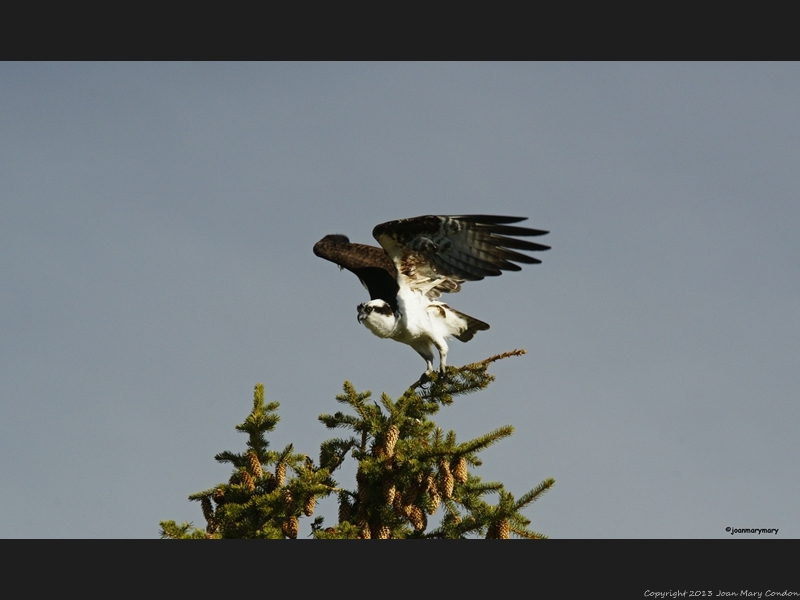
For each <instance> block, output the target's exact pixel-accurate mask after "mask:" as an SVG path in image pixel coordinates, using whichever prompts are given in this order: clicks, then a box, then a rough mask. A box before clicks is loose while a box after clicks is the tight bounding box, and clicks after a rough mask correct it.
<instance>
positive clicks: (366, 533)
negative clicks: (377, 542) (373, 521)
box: [359, 521, 372, 540]
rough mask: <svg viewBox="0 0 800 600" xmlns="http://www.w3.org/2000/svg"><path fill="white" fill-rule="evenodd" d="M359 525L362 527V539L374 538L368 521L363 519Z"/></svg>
mask: <svg viewBox="0 0 800 600" xmlns="http://www.w3.org/2000/svg"><path fill="white" fill-rule="evenodd" d="M359 525H360V527H361V539H363V540H368V539H370V538H372V532H371V531H370V529H369V523H367V522H366V521H361V522H360V523H359Z"/></svg>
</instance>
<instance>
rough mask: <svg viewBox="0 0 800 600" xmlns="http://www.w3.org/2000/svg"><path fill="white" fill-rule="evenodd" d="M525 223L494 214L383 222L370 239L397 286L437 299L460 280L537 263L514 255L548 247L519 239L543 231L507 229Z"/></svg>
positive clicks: (496, 273)
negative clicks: (391, 268)
mask: <svg viewBox="0 0 800 600" xmlns="http://www.w3.org/2000/svg"><path fill="white" fill-rule="evenodd" d="M524 220H525V217H503V216H494V215H458V216H439V215H426V216H423V217H414V218H412V219H400V220H398V221H389V222H388V223H382V224H380V225H378V226H377V227H375V229H373V231H372V235H373V236H374V237H375V239H376V240H378V242H380V244H381V246H383V248H384V250H386V254H388V255H389V258H390V259H391V261H392V262H393V263H394V267H395V269H396V270H397V273H399V274H400V278H398V280H399V281H400V282H401V283H405V284H407V285H408V286H409V287H411V288H412V289H421V290H423V291H425V293H427V294H428V296H430V297H432V298H436V297H438V296H439V295H440V293H441V292H458V291H459V290H460V289H461V284H462V283H463V282H465V281H479V280H481V279H483V278H484V277H492V276H496V275H500V274H502V272H503V271H519V270H520V269H521V267H520V266H519V265H518V264H515V263H526V264H536V263H540V262H542V261H540V260H539V259H537V258H534V257H532V256H528V255H527V254H522V253H521V252H518V251H519V250H522V251H531V252H535V251H541V250H549V249H550V247H549V246H544V245H542V244H536V243H534V242H529V241H527V240H521V239H518V238H519V237H530V236H537V235H544V234H546V233H548V232H547V231H542V230H539V229H529V228H527V227H518V226H513V225H509V223H518V222H519V221H524Z"/></svg>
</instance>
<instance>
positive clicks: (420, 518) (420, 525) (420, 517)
mask: <svg viewBox="0 0 800 600" xmlns="http://www.w3.org/2000/svg"><path fill="white" fill-rule="evenodd" d="M408 520H409V521H411V524H412V525H413V526H414V529H416V530H417V531H425V528H426V527H427V526H428V517H427V516H425V511H423V510H422V509H421V508H420V507H419V506H417V505H415V504H412V505H411V506H409V507H408Z"/></svg>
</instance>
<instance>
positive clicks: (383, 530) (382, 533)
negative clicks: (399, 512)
mask: <svg viewBox="0 0 800 600" xmlns="http://www.w3.org/2000/svg"><path fill="white" fill-rule="evenodd" d="M374 533H375V535H374V536H373V537H375V538H376V539H379V540H388V539H389V538H390V537H392V530H391V529H390V528H389V527H388V526H387V525H381V526H380V527H378V531H376V532H374Z"/></svg>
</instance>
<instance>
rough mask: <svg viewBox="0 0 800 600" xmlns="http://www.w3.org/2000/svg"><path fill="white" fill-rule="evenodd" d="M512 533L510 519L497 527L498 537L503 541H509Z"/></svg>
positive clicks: (504, 520) (501, 522)
mask: <svg viewBox="0 0 800 600" xmlns="http://www.w3.org/2000/svg"><path fill="white" fill-rule="evenodd" d="M510 533H511V525H510V524H509V522H508V519H503V520H502V521H500V524H499V525H498V526H497V537H498V538H500V539H501V540H507V539H508V538H509V537H511V536H510V535H509V534H510Z"/></svg>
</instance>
